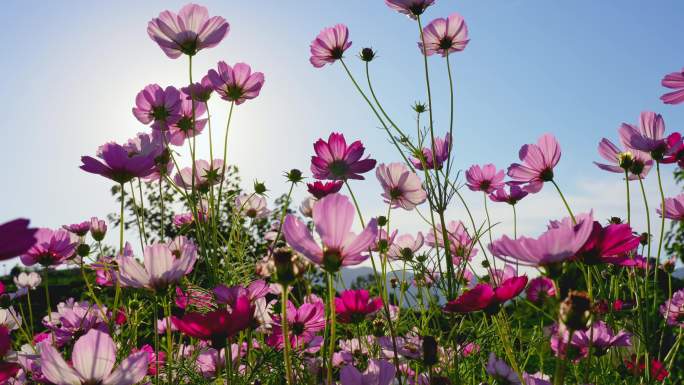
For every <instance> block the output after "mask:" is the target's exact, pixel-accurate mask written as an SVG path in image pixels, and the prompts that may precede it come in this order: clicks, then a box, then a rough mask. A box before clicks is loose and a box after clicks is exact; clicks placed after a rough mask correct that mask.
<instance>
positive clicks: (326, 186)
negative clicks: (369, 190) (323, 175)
mask: <svg viewBox="0 0 684 385" xmlns="http://www.w3.org/2000/svg"><path fill="white" fill-rule="evenodd" d="M342 185H344V182H343V181H341V180H335V181H329V182H321V181H319V180H317V181H315V182H313V183H307V184H306V188H307V190H308V191H309V194H311V195H313V196H314V197H315V198H316V199H321V198H323V197H324V196H326V195H330V194H334V193H336V192H338V191H340V189H342Z"/></svg>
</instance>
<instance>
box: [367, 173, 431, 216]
mask: <svg viewBox="0 0 684 385" xmlns="http://www.w3.org/2000/svg"><path fill="white" fill-rule="evenodd" d="M375 176H376V177H377V178H378V181H380V185H381V186H382V189H383V191H384V192H383V194H382V197H383V198H384V201H385V203H390V204H391V205H392V207H393V208H398V207H401V208H403V209H404V210H413V209H414V208H415V207H416V206H417V205H419V204H421V203H423V202H425V200H426V199H427V193H426V192H425V190H424V189H423V186H422V182H421V180H420V178H419V177H418V175H416V173H414V172H412V171H411V170H409V169H408V167H407V166H406V165H405V164H403V163H390V164H387V165H386V164H384V163H382V164H380V165H378V167H377V168H376V169H375Z"/></svg>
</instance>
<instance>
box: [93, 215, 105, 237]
mask: <svg viewBox="0 0 684 385" xmlns="http://www.w3.org/2000/svg"><path fill="white" fill-rule="evenodd" d="M106 234H107V222H105V221H103V220H101V219H98V218H97V217H92V218H90V235H92V237H93V239H95V240H96V241H98V242H99V241H101V240H103V239H104V236H105V235H106Z"/></svg>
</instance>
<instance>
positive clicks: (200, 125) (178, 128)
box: [153, 93, 207, 146]
mask: <svg viewBox="0 0 684 385" xmlns="http://www.w3.org/2000/svg"><path fill="white" fill-rule="evenodd" d="M189 98H190V97H189V96H187V95H185V94H184V93H181V108H180V119H178V121H177V122H176V123H175V124H173V125H172V126H171V127H170V129H169V133H168V142H169V143H170V144H173V145H175V146H182V145H183V143H185V139H188V138H192V137H194V136H197V135H199V134H201V133H202V131H203V130H204V127H205V126H206V125H207V118H204V119H201V118H202V116H204V114H206V113H207V107H206V105H205V104H204V103H198V102H193V101H192V100H189ZM193 104H194V109H195V111H194V113H193ZM193 114H194V120H193ZM193 121H194V123H193ZM154 132H157V131H154ZM154 132H153V133H154Z"/></svg>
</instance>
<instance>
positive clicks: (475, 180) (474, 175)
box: [465, 163, 505, 194]
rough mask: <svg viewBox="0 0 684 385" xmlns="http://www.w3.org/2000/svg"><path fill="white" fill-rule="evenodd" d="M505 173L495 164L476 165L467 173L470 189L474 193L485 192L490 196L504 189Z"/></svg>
mask: <svg viewBox="0 0 684 385" xmlns="http://www.w3.org/2000/svg"><path fill="white" fill-rule="evenodd" d="M504 175H505V174H504V171H503V170H497V169H496V166H494V165H493V164H491V163H490V164H485V165H484V166H482V167H480V165H478V164H475V165H472V166H470V168H469V169H468V170H467V171H466V172H465V176H466V181H467V185H468V188H469V189H470V190H472V191H484V192H485V193H487V194H489V193H491V192H492V191H494V190H498V189H500V188H503V187H504V182H503V180H504Z"/></svg>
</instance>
